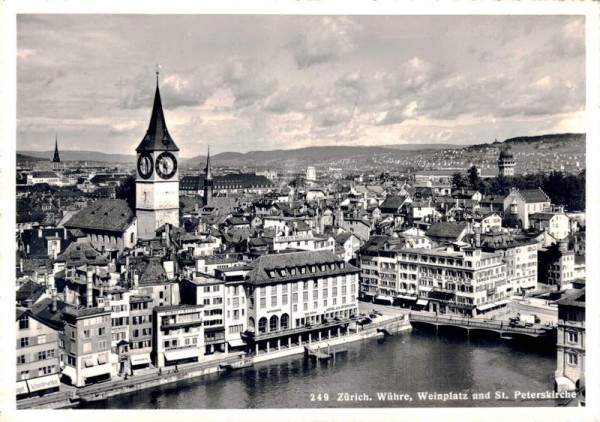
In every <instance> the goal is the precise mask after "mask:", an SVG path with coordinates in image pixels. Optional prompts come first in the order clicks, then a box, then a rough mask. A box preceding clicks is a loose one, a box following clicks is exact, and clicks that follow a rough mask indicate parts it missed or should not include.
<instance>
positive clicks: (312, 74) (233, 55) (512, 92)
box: [17, 14, 586, 157]
mask: <svg viewBox="0 0 600 422" xmlns="http://www.w3.org/2000/svg"><path fill="white" fill-rule="evenodd" d="M157 64H159V66H160V73H159V81H160V90H161V95H162V101H163V108H164V112H165V117H166V121H167V126H168V128H169V132H170V133H171V135H172V137H173V139H174V141H175V142H176V143H177V145H178V146H179V148H180V150H181V151H180V156H182V157H193V156H196V155H199V154H205V151H206V148H207V146H208V145H210V149H211V153H219V152H226V151H237V152H247V151H252V150H273V149H291V148H301V147H307V146H323V145H350V146H352V145H356V146H365V145H386V144H415V143H417V144H418V143H422V144H428V143H449V144H474V143H484V142H493V141H494V140H495V139H498V140H504V139H507V138H510V137H514V136H527V135H539V134H548V133H562V132H584V131H585V119H584V107H585V92H586V89H585V88H586V87H585V19H584V17H582V16H560V15H557V16H550V15H538V16H510V15H505V16H482V15H479V16H397V15H396V16H290V15H287V16H286V15H279V16H264V15H263V16H253V15H116V14H113V15H60V14H59V15H48V14H44V15H42V14H32V15H18V16H17V149H18V150H21V151H23V150H36V151H47V150H52V149H53V148H54V139H55V136H57V137H58V142H59V148H60V149H61V150H87V151H100V152H108V153H122V154H133V153H134V150H135V147H136V146H137V145H138V144H139V142H140V141H141V139H142V138H143V136H144V134H145V132H146V129H147V127H148V120H149V118H150V112H151V109H152V100H153V95H154V90H155V86H156V73H155V72H156V68H157Z"/></svg>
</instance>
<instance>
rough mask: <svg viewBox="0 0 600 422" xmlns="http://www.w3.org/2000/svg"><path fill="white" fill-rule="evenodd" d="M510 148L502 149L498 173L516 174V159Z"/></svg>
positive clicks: (504, 174)
mask: <svg viewBox="0 0 600 422" xmlns="http://www.w3.org/2000/svg"><path fill="white" fill-rule="evenodd" d="M509 150H510V147H506V148H504V149H502V151H500V158H499V159H498V174H499V175H500V176H514V175H515V160H514V158H513V155H512V154H511V153H510V151H509Z"/></svg>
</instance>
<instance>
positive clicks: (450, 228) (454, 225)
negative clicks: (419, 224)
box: [425, 221, 469, 244]
mask: <svg viewBox="0 0 600 422" xmlns="http://www.w3.org/2000/svg"><path fill="white" fill-rule="evenodd" d="M468 227H469V224H468V223H467V222H465V221H458V222H438V223H433V224H432V225H431V227H429V230H427V232H426V233H425V234H426V236H427V237H428V238H430V239H431V240H433V241H434V242H437V243H439V244H442V243H452V242H456V241H460V240H462V239H463V237H464V236H465V235H466V234H467V231H468Z"/></svg>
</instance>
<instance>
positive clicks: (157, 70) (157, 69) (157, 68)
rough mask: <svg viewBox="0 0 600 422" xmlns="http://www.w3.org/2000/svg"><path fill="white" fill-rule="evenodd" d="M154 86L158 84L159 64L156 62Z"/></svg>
mask: <svg viewBox="0 0 600 422" xmlns="http://www.w3.org/2000/svg"><path fill="white" fill-rule="evenodd" d="M155 67H156V86H158V74H159V73H160V64H158V63H156V65H155Z"/></svg>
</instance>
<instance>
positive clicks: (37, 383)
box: [27, 374, 60, 393]
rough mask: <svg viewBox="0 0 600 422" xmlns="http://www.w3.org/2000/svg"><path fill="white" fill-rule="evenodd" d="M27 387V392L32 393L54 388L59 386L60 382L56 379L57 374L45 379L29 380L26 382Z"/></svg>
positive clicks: (47, 376)
mask: <svg viewBox="0 0 600 422" xmlns="http://www.w3.org/2000/svg"><path fill="white" fill-rule="evenodd" d="M27 385H28V386H29V391H31V392H32V393H33V392H34V391H40V390H45V389H47V388H56V387H59V386H60V380H59V379H58V374H52V375H46V376H45V377H39V378H34V379H31V380H27Z"/></svg>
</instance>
